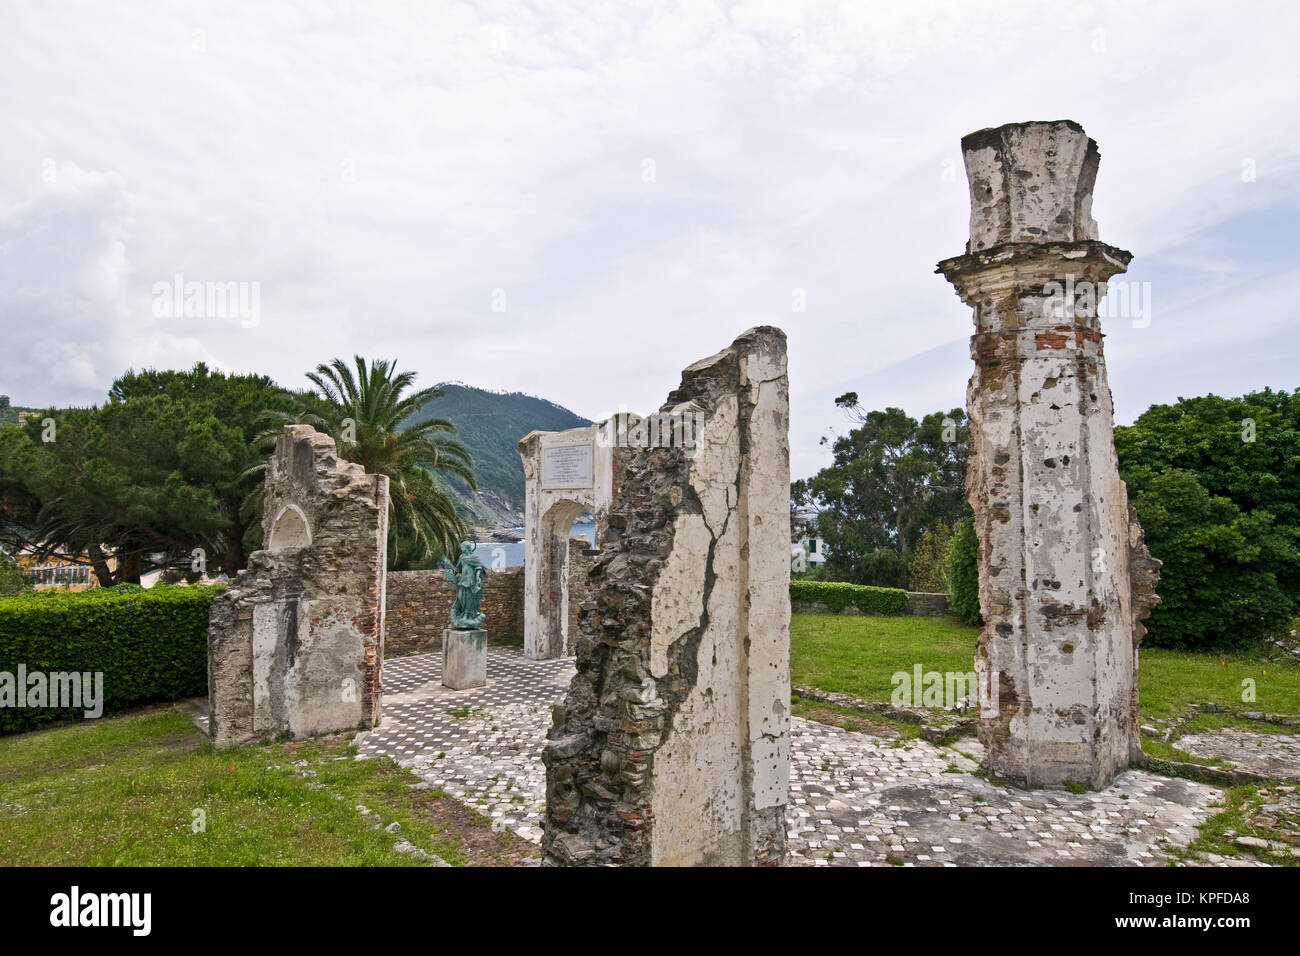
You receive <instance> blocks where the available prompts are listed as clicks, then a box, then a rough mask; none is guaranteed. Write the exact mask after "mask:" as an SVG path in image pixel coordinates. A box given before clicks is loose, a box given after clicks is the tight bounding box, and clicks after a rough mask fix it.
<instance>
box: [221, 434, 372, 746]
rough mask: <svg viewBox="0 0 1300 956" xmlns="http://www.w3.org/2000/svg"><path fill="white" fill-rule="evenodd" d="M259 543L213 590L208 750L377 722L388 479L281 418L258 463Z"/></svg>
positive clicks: (325, 438)
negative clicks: (269, 451) (262, 468)
mask: <svg viewBox="0 0 1300 956" xmlns="http://www.w3.org/2000/svg"><path fill="white" fill-rule="evenodd" d="M262 521H263V531H264V533H265V537H264V540H265V542H266V547H265V550H262V551H255V552H253V554H251V555H249V558H248V567H247V568H246V569H245V570H243V571H240V572H239V576H238V577H237V578H236V580H235V583H234V584H232V585H231V586H230V587H228V588H226V589H224V590H222V591H220V592H218V593H217V596H216V597H215V598H214V599H213V602H212V613H211V616H210V618H209V623H208V706H209V728H210V732H211V734H212V739H213V742H214V743H216V744H217V746H226V745H229V744H237V743H246V742H249V741H253V740H260V739H264V738H267V737H274V736H278V735H279V734H282V733H288V734H290V735H292V736H294V737H304V736H308V735H310V734H316V733H326V732H331V731H340V730H349V729H352V728H357V727H373V726H375V725H376V724H378V723H379V714H380V668H381V666H382V662H383V654H384V599H385V595H384V585H385V573H386V572H385V568H386V564H387V548H388V543H387V542H388V478H387V476H385V475H369V474H366V472H365V470H364V469H363V468H362V467H361V466H360V465H357V464H353V463H351V462H347V461H344V460H342V459H340V458H338V456H337V454H336V450H335V445H334V440H333V439H332V438H330V437H329V436H327V435H322V434H320V433H318V432H316V431H315V430H314V429H312V428H311V427H309V426H307V425H288V426H286V427H285V428H284V431H283V432H282V433H281V434H280V436H279V438H277V439H276V443H275V453H274V454H273V455H272V456H271V459H270V461H269V462H268V463H267V470H266V499H265V506H264V512H263V519H262Z"/></svg>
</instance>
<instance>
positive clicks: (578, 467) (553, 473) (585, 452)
mask: <svg viewBox="0 0 1300 956" xmlns="http://www.w3.org/2000/svg"><path fill="white" fill-rule="evenodd" d="M593 447H594V446H593V444H592V442H590V441H580V442H572V443H569V444H564V445H543V446H542V490H544V491H547V490H550V489H553V488H591V487H593V486H594V485H595V483H596V482H595V476H594V472H593V464H594V463H593V458H592V449H593Z"/></svg>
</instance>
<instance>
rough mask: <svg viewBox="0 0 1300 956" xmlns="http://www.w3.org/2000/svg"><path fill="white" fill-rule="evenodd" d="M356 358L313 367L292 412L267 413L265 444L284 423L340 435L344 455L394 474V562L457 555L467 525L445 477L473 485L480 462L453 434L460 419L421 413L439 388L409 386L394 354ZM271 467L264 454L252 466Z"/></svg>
mask: <svg viewBox="0 0 1300 956" xmlns="http://www.w3.org/2000/svg"><path fill="white" fill-rule="evenodd" d="M353 365H354V366H355V371H354V368H353V367H349V365H348V364H347V363H346V362H344V361H343V360H342V359H337V358H336V359H334V360H333V361H332V362H330V363H329V364H328V365H318V366H316V370H315V371H314V372H308V373H307V378H308V380H310V381H311V382H312V384H313V385H315V386H316V390H315V392H305V393H300V394H298V395H296V396H294V406H295V407H294V410H293V411H292V412H291V413H280V414H271V415H268V416H267V417H268V419H270V420H271V421H272V422H274V427H273V428H271V429H269V430H267V431H265V432H263V433H262V434H261V435H260V436H259V438H260V441H261V442H262V445H263V448H264V450H265V451H266V452H267V453H268V454H269V452H270V449H271V447H273V444H272V443H273V442H274V439H275V437H276V436H277V435H278V434H279V433H280V430H281V427H282V426H283V425H286V424H291V423H293V422H301V423H303V424H307V425H311V426H312V427H313V428H315V429H316V430H317V431H320V432H323V433H325V434H326V435H329V436H330V437H332V438H333V439H334V441H335V443H336V445H337V447H338V452H339V456H340V457H342V458H345V459H347V460H348V461H352V462H356V463H357V464H359V465H361V466H362V467H363V468H365V470H366V471H367V472H368V473H370V474H372V475H387V476H388V482H389V486H388V505H389V515H390V521H389V533H388V565H389V568H390V569H392V570H406V569H408V568H410V567H413V566H416V565H417V564H428V563H429V560H430V559H433V560H434V561H436V559H438V558H441V557H444V556H448V555H454V554H455V553H456V551H457V548H458V547H459V544H460V542H461V540H462V539H463V538H464V537H465V533H466V530H465V522H464V520H463V519H462V517H461V514H460V512H459V510H458V509H457V507H456V503H455V501H454V500H453V498H452V496H451V495H450V494H448V491H447V488H446V484H445V483H446V482H447V481H448V480H451V479H456V480H459V481H462V482H465V483H466V484H468V485H469V486H470V487H473V486H474V466H473V462H472V460H471V458H470V453H469V451H468V450H467V449H466V448H465V446H464V445H462V444H461V443H460V442H459V441H458V440H457V439H456V438H454V437H452V436H453V435H455V433H456V426H455V425H453V424H452V423H451V421H450V420H448V419H446V418H435V417H433V416H431V415H421V412H422V411H423V410H424V409H425V406H427V405H428V404H429V403H430V402H432V401H434V400H435V399H437V398H438V396H439V394H440V393H439V391H438V390H437V389H436V388H425V389H421V390H419V391H414V392H411V391H408V389H410V388H411V387H412V386H413V385H414V383H415V373H414V372H412V371H405V372H398V371H397V367H396V364H395V363H393V362H389V361H385V360H380V361H370V362H367V360H366V359H364V358H362V357H361V356H360V355H357V356H353ZM265 471H266V463H265V462H264V461H263V462H261V463H260V464H258V465H255V466H254V467H252V468H250V469H249V474H250V475H259V474H265ZM260 501H261V497H260V493H259V492H256V491H255V492H254V494H252V495H251V496H250V499H249V507H248V510H250V511H253V512H256V513H260V512H261V505H260Z"/></svg>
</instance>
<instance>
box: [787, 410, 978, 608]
mask: <svg viewBox="0 0 1300 956" xmlns="http://www.w3.org/2000/svg"><path fill="white" fill-rule="evenodd" d="M836 404H837V405H838V406H839V407H840V408H841V409H844V410H845V411H846V412H847V414H848V416H849V418H850V420H852V421H853V422H855V423H856V425H857V427H856V428H854V429H852V430H851V431H850V432H849V433H848V434H847V435H843V436H839V437H836V438H835V439H834V441H833V442H829V440H828V439H823V440H822V441H823V444H826V443H829V444H831V449H832V452H833V454H834V460H833V462H832V464H831V465H830V466H829V467H827V468H823V469H822V470H821V471H820V472H818V473H817V475H815V476H814V477H813V478H810V479H807V480H806V481H797V482H794V483H793V486H792V492H793V494H794V495H795V496H796V498H798V499H799V503H800V504H810V505H812V506H814V507H816V508H817V510H818V515H817V530H818V532H819V533H820V535H821V537H822V539H823V540H824V541H825V542H826V553H827V558H826V570H827V576H828V577H831V578H834V579H838V580H843V581H851V582H854V583H858V584H868V585H875V586H881V587H907V585H908V562H909V561H910V560H911V559H912V557H913V556H914V552H915V550H916V545H917V542H918V539H920V537H921V535H922V534H923V532H924V531H925V530H926V529H927V528H937V527H939V526H940V525H944V526H947V527H951V526H952V525H954V524H955V523H956V522H957V521H959V520H960V519H961V517H962V515H963V513H964V512H965V508H966V501H965V486H964V474H965V470H966V457H967V454H968V447H969V435H968V431H967V428H966V416H965V413H964V412H963V411H962V410H961V409H953V410H952V411H950V412H948V413H947V414H944V413H943V412H935V413H933V414H930V415H926V416H925V417H924V418H923V419H921V421H920V422H918V421H916V419H914V418H911V417H909V416H908V415H907V414H906V413H905V412H904V411H903V410H902V409H898V408H887V409H885V410H884V411H870V412H868V411H864V410H863V409H862V408H861V406H860V405H859V404H858V396H857V394H856V393H853V392H849V393H846V394H844V395H841V396H840V397H839V398H838V399H836Z"/></svg>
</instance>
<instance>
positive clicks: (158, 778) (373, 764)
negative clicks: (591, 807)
mask: <svg viewBox="0 0 1300 956" xmlns="http://www.w3.org/2000/svg"><path fill="white" fill-rule="evenodd" d="M347 739H348V737H347V735H339V736H335V737H324V738H319V739H316V740H310V741H303V742H294V743H280V744H271V745H267V746H255V747H239V748H233V749H228V750H216V749H214V748H213V747H212V746H211V744H209V743H208V742H207V741H206V740H205V739H204V738H203V737H202V736H201V735H200V734H199V733H198V731H197V730H196V729H195V727H194V725H193V724H192V723H191V722H190V720H189V718H188V717H187V716H186V715H185V714H184V713H182V712H180V711H179V710H176V709H171V708H164V709H154V710H149V711H144V712H137V713H135V714H131V715H127V716H123V717H117V718H112V719H105V720H95V721H87V722H85V723H81V724H74V725H70V726H66V727H58V728H54V729H50V730H45V731H38V732H35V733H30V734H24V735H21V736H16V737H7V738H3V739H0V864H4V865H21V864H34V865H79V866H100V865H112V866H139V865H148V866H192V865H198V866H275V865H295V866H312V865H316V866H340V865H341V866H356V865H383V866H418V865H424V863H425V861H423V860H421V859H419V858H417V857H415V856H414V855H413V854H407V853H399V852H397V850H395V849H394V844H395V842H396V841H397V840H398V839H401V838H405V839H407V840H409V841H410V842H411V843H413V844H415V845H416V846H417V847H420V848H421V849H424V850H426V851H430V852H432V853H435V854H437V855H438V856H441V857H442V858H443V859H444V860H446V861H447V862H448V863H451V864H453V865H460V864H465V863H497V864H503V865H509V864H510V863H513V862H516V861H517V860H519V859H521V858H523V857H524V856H532V855H535V854H536V849H535V848H533V847H532V846H531V844H528V843H527V842H526V841H524V840H522V839H521V838H520V837H518V836H516V835H514V834H512V833H497V832H493V831H492V830H491V827H490V824H489V821H488V819H487V818H486V817H483V816H482V815H480V814H477V813H475V812H474V811H472V810H470V809H468V808H467V807H464V806H463V805H461V804H460V803H458V802H457V801H455V800H453V799H452V798H450V797H447V796H446V795H444V794H442V793H441V792H440V791H436V790H416V789H413V788H412V784H414V783H418V782H419V781H418V778H416V777H415V776H413V775H412V774H410V773H409V772H407V771H406V770H403V769H401V768H399V767H398V766H397V765H396V764H394V763H393V762H392V761H391V760H388V759H387V758H380V759H374V760H354V759H352V756H353V754H354V753H355V750H354V748H352V747H350V746H349V745H348V743H347ZM358 805H364V806H366V807H368V808H369V809H371V810H374V811H375V812H376V813H377V814H378V816H379V819H380V820H381V821H382V823H383V825H384V826H387V825H389V824H391V823H393V822H397V823H399V824H400V825H401V829H400V832H398V833H396V834H394V833H389V832H387V831H386V830H385V829H384V828H383V827H375V826H371V825H369V824H368V823H367V821H366V819H365V818H363V816H362V814H361V813H360V812H358V810H357V806H358ZM196 810H201V811H203V823H204V826H203V828H202V829H201V830H199V831H198V832H196V827H195V821H196V820H197V819H199V815H197V814H196V813H195V812H194V811H196Z"/></svg>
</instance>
